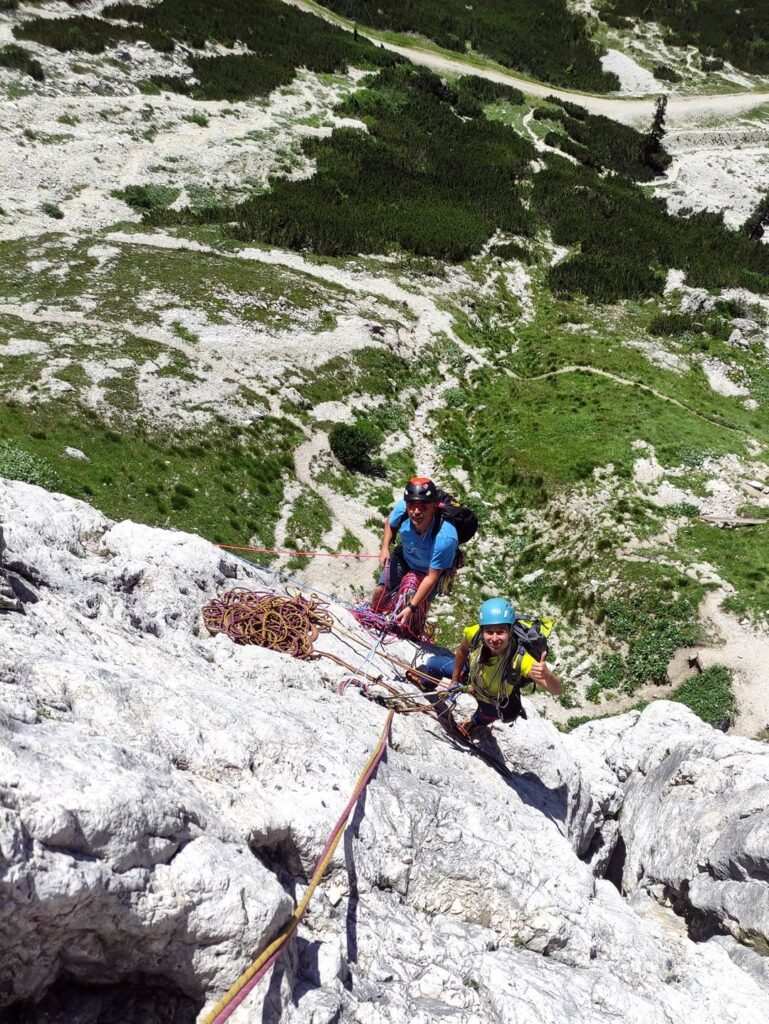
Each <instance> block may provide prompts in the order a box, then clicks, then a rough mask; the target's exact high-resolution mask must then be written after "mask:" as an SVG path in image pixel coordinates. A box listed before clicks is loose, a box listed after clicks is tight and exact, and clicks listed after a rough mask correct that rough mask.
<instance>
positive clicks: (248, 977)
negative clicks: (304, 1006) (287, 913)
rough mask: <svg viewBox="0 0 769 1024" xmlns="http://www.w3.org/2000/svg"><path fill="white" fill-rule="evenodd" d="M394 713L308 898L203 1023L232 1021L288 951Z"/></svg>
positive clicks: (384, 743)
mask: <svg viewBox="0 0 769 1024" xmlns="http://www.w3.org/2000/svg"><path fill="white" fill-rule="evenodd" d="M394 713H395V712H394V711H390V712H389V714H388V715H387V718H386V720H385V724H384V728H383V729H382V732H381V734H380V736H379V742H378V743H377V746H376V749H375V750H374V753H373V754H372V755H371V757H370V758H369V760H368V763H367V765H366V767H365V768H364V769H363V771H362V772H361V774H360V777H359V778H358V781H357V783H356V784H355V789H354V790H353V791H352V796H351V797H350V799H349V800H348V802H347V806H346V807H345V809H344V810H343V811H342V813H341V815H340V816H339V819H338V820H337V822H336V824H335V825H334V828H333V829H332V831H331V834H330V835H329V837H328V840H327V841H326V845H325V846H324V848H323V852H322V853H321V855H320V857H319V858H318V862H317V864H316V865H315V870H314V871H313V873H312V878H311V879H310V884H309V885H308V886H307V889H306V891H305V894H304V896H303V897H302V899H301V900H300V902H299V904H298V905H297V908H296V910H295V911H294V913H293V914H292V915H291V918H290V919H289V922H288V924H287V925H286V927H285V928H284V929H283V931H282V932H281V933H280V934H279V935H278V937H277V938H276V939H274V940H273V941H272V942H271V943H270V945H269V946H267V948H266V949H265V950H264V951H263V952H262V953H261V954H260V955H259V956H258V957H257V958H256V960H254V962H253V963H252V964H251V966H250V967H249V968H248V969H247V970H246V971H244V972H243V974H241V976H240V977H239V978H238V980H237V981H236V982H235V984H234V985H233V986H232V988H230V990H229V991H228V992H227V993H225V995H224V996H222V998H221V999H220V1000H219V1002H218V1003H217V1004H216V1006H215V1007H214V1008H213V1010H211V1011H210V1013H208V1014H207V1015H206V1016H205V1017H204V1018H203V1021H202V1024H224V1021H226V1020H228V1019H229V1017H230V1016H231V1014H232V1013H234V1012H235V1010H236V1009H237V1007H238V1006H240V1004H241V1003H242V1002H243V1000H244V999H245V998H246V996H247V995H248V994H249V993H250V992H251V991H252V989H253V988H254V987H255V986H256V985H258V984H259V982H260V981H261V980H262V978H263V977H264V976H265V974H267V972H268V971H269V969H270V968H271V967H272V966H273V965H274V964H275V962H276V961H277V960H278V958H279V957H280V954H281V953H282V952H283V950H284V949H285V948H286V945H287V943H288V940H289V939H290V938H291V936H292V935H293V933H294V932H295V931H296V929H297V927H298V926H299V922H300V921H301V920H302V918H303V917H304V913H305V911H306V910H307V907H308V905H309V902H310V900H311V899H312V894H313V893H314V892H315V890H316V888H317V887H318V883H319V882H320V880H321V878H322V877H323V874H324V873H325V871H326V868H327V867H328V865H329V862H330V860H331V858H332V857H333V856H334V851H335V850H336V848H337V846H338V845H339V840H340V839H341V838H342V835H343V834H344V830H345V826H346V825H347V821H348V819H349V817H350V814H351V813H352V810H353V808H354V807H355V805H356V803H357V802H358V800H359V798H360V796H361V794H362V793H363V791H364V790H365V788H366V786H367V785H368V784H369V782H370V781H371V779H372V777H373V775H374V772H375V771H376V769H377V766H378V765H379V762H380V761H381V760H382V757H383V756H384V753H385V751H386V750H387V744H388V742H389V739H390V731H391V728H392V721H393V715H394Z"/></svg>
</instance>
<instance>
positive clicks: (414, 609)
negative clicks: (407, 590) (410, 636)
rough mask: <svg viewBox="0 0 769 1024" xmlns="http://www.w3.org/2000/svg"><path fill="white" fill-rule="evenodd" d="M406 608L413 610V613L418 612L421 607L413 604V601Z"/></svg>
mask: <svg viewBox="0 0 769 1024" xmlns="http://www.w3.org/2000/svg"><path fill="white" fill-rule="evenodd" d="M406 607H407V608H410V609H411V610H412V612H415V611H416V610H417V608H418V607H419V605H418V604H412V603H411V601H409V603H408V604H407V605H406Z"/></svg>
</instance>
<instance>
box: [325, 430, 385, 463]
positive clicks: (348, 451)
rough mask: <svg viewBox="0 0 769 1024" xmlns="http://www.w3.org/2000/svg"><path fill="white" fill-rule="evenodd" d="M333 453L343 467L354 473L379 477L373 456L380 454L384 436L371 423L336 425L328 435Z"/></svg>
mask: <svg viewBox="0 0 769 1024" xmlns="http://www.w3.org/2000/svg"><path fill="white" fill-rule="evenodd" d="M328 440H329V444H330V446H331V451H332V452H333V453H334V455H336V457H337V458H338V459H339V461H340V462H341V463H342V465H343V466H344V467H345V468H346V469H349V470H351V471H352V472H353V473H366V474H367V475H369V476H375V475H378V466H377V464H376V462H375V461H374V458H373V456H374V455H375V454H376V452H378V450H379V445H380V444H381V442H382V435H381V434H380V433H379V431H378V430H377V429H376V428H375V427H374V426H373V425H372V424H370V423H367V422H366V421H365V420H359V421H358V422H357V423H335V424H334V426H333V427H332V428H331V432H330V433H329V435H328Z"/></svg>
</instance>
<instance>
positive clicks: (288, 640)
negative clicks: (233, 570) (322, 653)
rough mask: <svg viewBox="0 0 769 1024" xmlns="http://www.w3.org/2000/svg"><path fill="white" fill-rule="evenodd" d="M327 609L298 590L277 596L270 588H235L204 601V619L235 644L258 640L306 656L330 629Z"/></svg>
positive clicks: (214, 631) (304, 657) (256, 641)
mask: <svg viewBox="0 0 769 1024" xmlns="http://www.w3.org/2000/svg"><path fill="white" fill-rule="evenodd" d="M326 609H327V605H326V603H325V602H324V601H318V600H312V599H308V598H306V597H303V596H302V595H301V594H296V595H294V596H292V597H278V596H277V595H276V594H273V593H271V592H270V591H259V590H243V589H236V590H230V591H228V592H227V593H226V594H222V596H221V597H219V598H215V599H214V600H213V601H210V602H209V603H208V604H207V605H205V606H204V607H203V621H204V622H205V624H206V628H207V629H208V631H209V632H210V633H225V634H226V635H227V636H228V637H229V638H230V639H231V640H233V641H234V642H235V643H236V644H257V645H258V646H259V647H267V648H269V650H271V651H280V652H282V653H283V654H292V655H293V656H294V657H295V658H302V659H307V658H311V657H312V656H313V649H312V645H313V643H314V642H315V641H316V640H317V638H318V637H319V636H320V634H321V633H328V632H329V631H330V629H331V626H332V619H331V615H330V614H329V612H328V611H327V610H326Z"/></svg>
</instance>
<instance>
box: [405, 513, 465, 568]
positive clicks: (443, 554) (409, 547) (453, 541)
mask: <svg viewBox="0 0 769 1024" xmlns="http://www.w3.org/2000/svg"><path fill="white" fill-rule="evenodd" d="M405 515H406V502H405V501H404V500H403V498H401V500H400V501H399V502H398V503H397V505H396V506H395V508H394V509H393V510H392V512H391V513H390V526H391V527H392V528H393V529H395V527H396V526H397V525H398V520H399V519H400V518H401V516H405ZM400 533H401V544H402V545H403V556H404V558H405V559H406V565H408V567H409V569H413V570H414V572H420V573H425V572H427V571H428V569H450V568H451V567H452V565H453V564H454V555H455V554H456V553H457V546H458V544H459V537H457V531H456V530H455V529H454V527H453V526H452V524H451V523H450V522H449V521H448V520H447V519H444V520H443V522H442V523H441V527H440V529H439V530H438V532H437V533H436V534H435V536H433V524H432V523H430V525H429V527H428V528H427V530H425V532H424V533H420V532H419V530H415V529H414V527H413V526H412V525H411V520H410V519H409V518H408V516H406V519H404V521H403V525H402V526H401V528H400Z"/></svg>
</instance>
